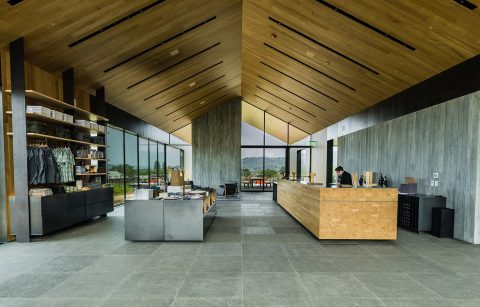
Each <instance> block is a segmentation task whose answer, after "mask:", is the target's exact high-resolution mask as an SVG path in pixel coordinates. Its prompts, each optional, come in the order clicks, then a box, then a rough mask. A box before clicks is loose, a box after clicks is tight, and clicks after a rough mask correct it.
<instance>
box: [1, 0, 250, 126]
mask: <svg viewBox="0 0 480 307" xmlns="http://www.w3.org/2000/svg"><path fill="white" fill-rule="evenodd" d="M241 10H242V3H241V0H209V1H191V0H175V1H173V0H167V1H152V0H135V1H132V0H98V1H76V0H53V1H42V0H28V1H23V2H21V3H19V4H17V5H15V6H10V5H9V4H8V3H6V1H1V2H0V43H1V46H2V47H6V46H7V44H8V43H9V42H11V41H13V40H15V39H17V38H19V37H22V36H23V37H24V39H25V54H26V59H27V60H29V61H30V62H32V63H33V64H35V65H37V66H39V67H41V68H42V69H45V70H47V71H50V72H54V73H57V74H60V73H61V72H62V71H64V70H65V69H68V68H69V67H73V68H74V72H75V84H76V85H78V86H80V87H82V88H98V87H100V86H104V87H105V91H106V100H107V101H108V102H109V103H112V104H114V105H116V106H118V107H120V108H121V109H123V110H125V111H127V112H129V113H131V114H133V115H136V116H138V117H140V118H142V119H144V120H145V121H147V122H149V123H151V124H153V125H155V126H158V127H159V128H161V129H163V130H165V131H167V132H172V131H175V130H177V129H179V128H182V127H184V126H186V125H188V124H189V123H190V122H191V120H192V119H193V118H195V117H197V116H199V115H201V114H203V113H204V112H207V111H209V110H211V109H212V108H215V107H217V106H218V105H220V104H222V103H224V102H226V101H229V100H231V99H233V98H235V97H238V96H240V77H241V73H240V69H241V62H240V61H241V17H242V13H241ZM78 41H79V43H76V42H78ZM107 117H108V114H107Z"/></svg>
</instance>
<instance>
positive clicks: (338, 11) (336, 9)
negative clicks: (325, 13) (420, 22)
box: [317, 0, 415, 51]
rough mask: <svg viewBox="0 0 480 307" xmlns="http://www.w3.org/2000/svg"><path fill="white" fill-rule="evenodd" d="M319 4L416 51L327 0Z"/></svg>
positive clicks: (322, 0) (320, 1)
mask: <svg viewBox="0 0 480 307" xmlns="http://www.w3.org/2000/svg"><path fill="white" fill-rule="evenodd" d="M317 2H318V3H320V4H322V5H324V6H326V7H328V8H329V9H331V10H333V11H335V12H337V13H339V14H341V15H343V16H345V17H347V18H349V19H351V20H353V21H355V22H356V23H358V24H360V25H362V26H364V27H366V28H368V29H370V30H372V31H373V32H376V33H378V34H380V35H382V36H383V37H385V38H388V39H389V40H391V41H394V42H395V43H397V44H399V45H402V46H403V47H405V48H407V49H410V50H412V51H415V47H413V46H411V45H409V44H407V43H406V42H404V41H402V40H401V39H399V38H396V37H395V36H393V35H391V34H388V33H387V32H384V31H382V30H380V29H379V28H377V27H374V26H372V25H371V24H369V23H367V22H366V21H363V20H361V19H360V18H358V17H355V16H353V15H352V14H350V13H347V12H345V11H344V10H342V9H340V8H338V7H336V6H335V5H333V4H331V3H328V2H327V1H325V0H317Z"/></svg>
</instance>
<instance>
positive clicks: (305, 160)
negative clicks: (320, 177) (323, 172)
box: [290, 147, 310, 181]
mask: <svg viewBox="0 0 480 307" xmlns="http://www.w3.org/2000/svg"><path fill="white" fill-rule="evenodd" d="M309 174H310V147H307V148H290V179H294V180H295V179H296V180H302V181H308V179H309Z"/></svg>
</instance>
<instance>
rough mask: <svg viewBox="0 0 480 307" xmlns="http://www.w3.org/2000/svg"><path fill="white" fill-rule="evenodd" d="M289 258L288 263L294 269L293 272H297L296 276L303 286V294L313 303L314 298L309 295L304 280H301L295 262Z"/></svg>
mask: <svg viewBox="0 0 480 307" xmlns="http://www.w3.org/2000/svg"><path fill="white" fill-rule="evenodd" d="M286 256H287V259H288V262H289V263H290V266H291V268H292V270H293V271H294V272H295V274H296V276H297V279H298V282H299V283H300V285H301V286H302V289H303V292H304V293H305V295H306V296H307V298H308V299H309V300H310V301H311V302H312V297H311V296H310V295H309V294H308V292H307V288H306V287H305V285H304V284H303V281H302V279H301V278H300V274H299V273H298V272H297V270H296V269H295V266H294V265H293V262H292V260H291V259H290V257H289V256H288V255H286Z"/></svg>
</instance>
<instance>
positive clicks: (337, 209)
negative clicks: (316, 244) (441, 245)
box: [276, 180, 398, 240]
mask: <svg viewBox="0 0 480 307" xmlns="http://www.w3.org/2000/svg"><path fill="white" fill-rule="evenodd" d="M276 196H277V202H278V204H279V205H280V206H282V207H283V208H284V209H285V210H286V211H287V212H288V213H290V215H292V216H293V217H294V218H295V219H296V220H297V221H299V222H300V223H301V224H302V225H303V226H305V227H306V228H307V229H308V230H309V231H310V232H312V233H313V234H314V235H315V236H316V237H317V238H319V239H365V240H396V239H397V207H398V199H397V198H398V190H397V189H395V188H323V187H320V186H318V185H308V184H303V183H299V182H292V181H287V180H280V181H279V182H278V183H277V195H276Z"/></svg>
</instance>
